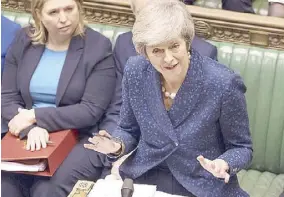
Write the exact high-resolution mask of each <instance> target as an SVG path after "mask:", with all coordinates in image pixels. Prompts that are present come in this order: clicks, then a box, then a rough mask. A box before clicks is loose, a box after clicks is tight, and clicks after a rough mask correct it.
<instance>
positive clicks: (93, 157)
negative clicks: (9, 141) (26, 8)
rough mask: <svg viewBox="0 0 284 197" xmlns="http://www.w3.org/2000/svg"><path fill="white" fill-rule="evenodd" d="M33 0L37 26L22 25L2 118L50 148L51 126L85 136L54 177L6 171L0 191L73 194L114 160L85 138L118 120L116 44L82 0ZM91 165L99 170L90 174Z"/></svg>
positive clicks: (11, 56) (12, 195)
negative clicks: (87, 14) (86, 19)
mask: <svg viewBox="0 0 284 197" xmlns="http://www.w3.org/2000/svg"><path fill="white" fill-rule="evenodd" d="M31 3H32V10H31V11H32V14H33V18H34V20H35V26H34V27H33V28H32V27H28V28H25V29H22V30H21V32H20V33H19V35H18V36H17V37H16V38H15V40H14V42H13V43H12V45H11V48H10V50H9V51H8V53H7V56H6V60H5V68H4V73H3V83H2V95H1V98H2V103H1V104H2V105H1V106H2V114H1V115H2V119H3V120H4V121H5V123H7V124H8V127H9V132H11V134H13V135H15V136H19V135H23V134H25V133H26V131H27V133H28V134H27V147H26V148H27V151H37V150H40V149H42V148H46V146H47V141H48V140H49V132H56V131H58V130H64V129H78V131H79V135H80V138H81V140H80V142H79V143H78V144H77V145H76V146H75V147H74V148H73V150H72V151H71V153H70V154H69V155H68V157H67V158H66V159H65V161H64V162H63V163H62V164H61V166H60V167H59V169H57V171H56V173H55V174H54V175H53V177H52V178H51V179H50V180H49V179H48V178H42V177H36V176H28V175H20V174H13V173H9V172H2V174H1V179H2V180H1V190H2V191H1V194H2V196H5V197H22V196H31V197H41V196H49V197H51V196H56V197H60V196H64V197H66V196H67V195H68V193H69V192H70V191H71V190H72V187H73V186H74V185H75V183H76V182H77V180H80V179H88V180H90V179H91V180H93V179H94V178H93V177H94V176H97V177H98V178H99V177H100V175H101V173H102V169H103V168H104V166H107V167H111V164H110V163H109V162H105V163H104V158H106V156H105V155H102V154H97V153H96V152H94V151H90V150H86V149H85V148H84V146H83V144H84V141H85V142H87V139H88V137H90V136H93V133H96V132H98V131H99V129H103V130H107V131H108V132H112V130H114V129H115V127H116V126H117V124H116V122H115V121H111V120H114V118H115V117H114V118H111V117H108V118H103V117H104V115H105V114H106V112H107V108H108V106H109V103H110V102H111V99H112V96H113V93H114V89H115V82H116V76H115V65H114V60H113V58H112V51H111V50H112V47H111V42H110V41H109V40H108V39H107V38H106V37H104V36H103V35H101V34H100V33H98V32H95V31H93V30H92V29H90V28H88V27H86V26H85V25H84V23H83V16H82V4H81V3H82V0H60V1H59V0H32V1H31ZM113 116H114V115H113ZM108 119H109V120H108ZM11 148H13V147H11ZM91 162H92V163H91ZM88 165H91V166H92V167H97V169H98V171H97V174H95V175H94V174H92V175H90V173H89V171H88V170H86V169H88ZM86 166H87V167H86ZM50 185H51V186H54V187H51V188H50ZM47 191H50V192H54V193H56V194H54V195H53V194H50V195H49V194H48V195H47V194H46V192H47Z"/></svg>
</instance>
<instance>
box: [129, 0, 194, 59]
mask: <svg viewBox="0 0 284 197" xmlns="http://www.w3.org/2000/svg"><path fill="white" fill-rule="evenodd" d="M132 33H133V38H132V39H133V43H134V46H135V48H136V51H137V52H138V53H139V54H142V55H146V46H155V45H158V44H161V43H164V42H168V41H171V40H173V39H175V38H177V37H182V38H183V39H184V40H185V42H186V43H188V47H189V46H190V45H191V43H192V40H193V37H194V34H195V32H194V22H193V19H192V17H191V14H190V12H189V11H188V9H187V8H186V5H185V4H184V3H182V2H180V1H178V0H153V1H152V2H150V3H149V4H148V5H146V6H145V7H144V8H143V9H141V10H140V12H139V14H138V16H137V17H136V21H135V23H134V25H133V29H132Z"/></svg>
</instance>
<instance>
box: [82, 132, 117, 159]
mask: <svg viewBox="0 0 284 197" xmlns="http://www.w3.org/2000/svg"><path fill="white" fill-rule="evenodd" d="M88 141H89V142H90V144H84V147H85V148H87V149H91V150H94V151H97V152H100V153H103V154H116V153H118V152H119V150H121V148H122V147H121V144H120V143H117V142H115V141H114V140H112V137H111V135H110V134H108V133H107V132H106V131H105V130H101V131H99V134H98V135H95V136H94V137H92V138H89V140H88Z"/></svg>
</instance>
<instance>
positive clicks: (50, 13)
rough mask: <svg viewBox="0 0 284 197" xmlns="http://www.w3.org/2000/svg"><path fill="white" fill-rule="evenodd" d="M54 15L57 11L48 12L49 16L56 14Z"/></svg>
mask: <svg viewBox="0 0 284 197" xmlns="http://www.w3.org/2000/svg"><path fill="white" fill-rule="evenodd" d="M56 13H57V11H56V10H53V11H51V12H49V15H54V14H56Z"/></svg>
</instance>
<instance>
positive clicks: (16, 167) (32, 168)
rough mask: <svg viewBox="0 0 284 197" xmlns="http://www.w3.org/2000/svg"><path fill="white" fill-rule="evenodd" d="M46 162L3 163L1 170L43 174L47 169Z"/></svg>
mask: <svg viewBox="0 0 284 197" xmlns="http://www.w3.org/2000/svg"><path fill="white" fill-rule="evenodd" d="M46 166H47V164H46V162H45V161H42V162H39V163H37V164H32V165H28V164H22V163H17V162H10V161H1V170H4V171H12V172H17V171H24V172H42V171H44V170H45V169H46Z"/></svg>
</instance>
